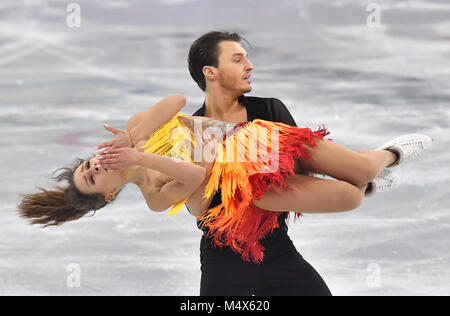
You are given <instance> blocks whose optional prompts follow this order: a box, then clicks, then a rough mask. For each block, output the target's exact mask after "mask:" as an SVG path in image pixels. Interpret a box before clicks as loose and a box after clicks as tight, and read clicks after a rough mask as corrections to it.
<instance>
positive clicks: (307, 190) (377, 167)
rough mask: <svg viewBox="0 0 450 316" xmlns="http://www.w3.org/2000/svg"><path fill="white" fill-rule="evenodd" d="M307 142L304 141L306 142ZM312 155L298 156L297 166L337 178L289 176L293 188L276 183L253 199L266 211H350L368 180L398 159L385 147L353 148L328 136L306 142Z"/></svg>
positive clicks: (355, 205)
mask: <svg viewBox="0 0 450 316" xmlns="http://www.w3.org/2000/svg"><path fill="white" fill-rule="evenodd" d="M305 146H306V145H305ZM306 147H307V148H308V150H309V152H310V155H311V159H304V158H302V159H298V160H297V161H296V167H297V168H298V167H300V168H301V169H302V170H307V171H311V172H314V173H318V174H324V175H328V176H330V177H333V178H335V179H338V180H325V179H319V178H316V177H312V176H306V175H302V174H295V175H291V176H289V177H288V178H287V179H286V181H288V182H289V183H290V184H292V185H293V186H292V188H291V189H288V188H285V189H284V190H281V189H280V188H279V187H277V186H275V187H273V188H272V189H270V190H268V191H267V192H266V193H265V194H264V195H263V196H262V197H261V199H260V200H254V201H253V203H254V204H255V205H256V206H257V207H259V208H262V209H265V210H269V211H295V212H299V213H330V212H345V211H350V210H353V209H355V208H357V207H358V206H360V205H361V203H362V202H363V200H364V192H365V190H366V188H367V184H368V182H370V181H371V180H373V179H374V178H375V177H376V176H377V175H378V174H379V173H380V172H381V171H382V170H383V169H384V168H385V167H387V166H389V165H390V164H392V163H393V162H395V160H396V159H397V157H396V155H395V154H394V153H392V152H389V151H386V150H361V151H360V152H354V151H352V150H350V149H348V148H346V147H344V146H342V145H339V144H336V143H334V142H332V141H330V140H317V144H316V146H314V147H310V146H306Z"/></svg>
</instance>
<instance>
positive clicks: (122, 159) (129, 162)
mask: <svg viewBox="0 0 450 316" xmlns="http://www.w3.org/2000/svg"><path fill="white" fill-rule="evenodd" d="M139 157H140V153H139V152H138V151H136V150H134V149H132V148H112V149H107V150H105V151H104V152H101V153H100V154H99V163H100V167H101V168H106V169H108V170H111V171H117V170H122V169H126V168H129V167H131V166H133V165H137V164H139Z"/></svg>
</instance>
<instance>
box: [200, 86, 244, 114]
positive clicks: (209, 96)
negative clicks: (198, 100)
mask: <svg viewBox="0 0 450 316" xmlns="http://www.w3.org/2000/svg"><path fill="white" fill-rule="evenodd" d="M242 110H243V106H242V105H241V104H240V103H239V101H238V98H236V97H234V96H229V95H224V94H217V93H216V94H214V93H211V92H207V93H206V99H205V114H204V115H205V116H207V117H211V118H214V119H217V120H221V121H227V120H228V119H229V118H230V117H233V116H234V115H236V114H237V113H239V112H240V111H242Z"/></svg>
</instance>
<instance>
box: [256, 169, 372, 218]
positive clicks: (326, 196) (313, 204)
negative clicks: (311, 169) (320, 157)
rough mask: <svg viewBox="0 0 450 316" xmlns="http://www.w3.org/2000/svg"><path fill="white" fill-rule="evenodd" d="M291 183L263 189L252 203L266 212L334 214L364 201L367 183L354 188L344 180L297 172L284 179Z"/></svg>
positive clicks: (348, 209)
mask: <svg viewBox="0 0 450 316" xmlns="http://www.w3.org/2000/svg"><path fill="white" fill-rule="evenodd" d="M286 182H289V183H290V184H291V185H292V186H291V187H290V188H289V187H285V188H283V189H280V188H279V186H278V185H275V186H273V187H272V188H271V189H270V190H268V191H266V192H265V193H264V195H263V196H262V197H261V199H259V200H253V204H254V205H255V206H257V207H259V208H261V209H264V210H267V211H276V212H280V211H294V212H298V213H305V214H306V213H333V212H345V211H350V210H353V209H355V208H357V207H358V206H360V205H361V203H362V202H363V200H364V192H365V190H366V187H367V184H366V185H362V186H361V187H357V186H355V185H353V184H350V183H348V182H346V181H340V180H327V179H320V178H316V177H312V176H305V175H300V174H294V175H290V176H288V177H287V178H286Z"/></svg>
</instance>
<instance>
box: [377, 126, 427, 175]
mask: <svg viewBox="0 0 450 316" xmlns="http://www.w3.org/2000/svg"><path fill="white" fill-rule="evenodd" d="M432 143H433V139H432V138H431V137H430V136H427V135H421V134H406V135H403V136H400V137H397V138H395V139H393V140H391V141H390V142H388V143H386V144H384V145H382V146H380V147H378V148H377V149H376V150H388V151H391V152H393V153H395V154H396V155H397V156H398V159H397V161H395V162H394V163H392V164H391V165H389V166H388V167H387V168H390V167H394V166H398V165H399V164H401V163H403V162H406V161H409V160H413V159H415V158H416V157H417V156H419V155H421V154H422V153H423V152H424V151H425V149H427V148H428V147H429V146H431V144H432Z"/></svg>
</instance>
